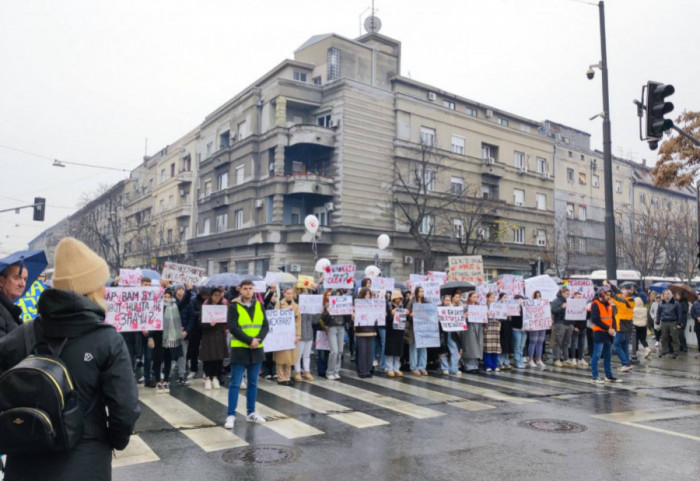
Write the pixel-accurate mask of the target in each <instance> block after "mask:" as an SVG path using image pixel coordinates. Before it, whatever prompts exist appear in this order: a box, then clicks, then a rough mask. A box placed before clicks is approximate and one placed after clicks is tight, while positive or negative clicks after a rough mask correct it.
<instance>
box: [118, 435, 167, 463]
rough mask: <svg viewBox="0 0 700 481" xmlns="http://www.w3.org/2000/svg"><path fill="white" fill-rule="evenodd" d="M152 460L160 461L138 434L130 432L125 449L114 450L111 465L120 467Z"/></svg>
mask: <svg viewBox="0 0 700 481" xmlns="http://www.w3.org/2000/svg"><path fill="white" fill-rule="evenodd" d="M152 461H160V458H159V457H158V455H157V454H156V453H154V452H153V450H152V449H151V448H149V447H148V444H146V443H145V442H144V440H143V439H141V437H140V436H139V435H138V434H132V435H131V439H130V440H129V445H128V446H127V447H126V449H124V450H123V451H115V453H114V459H113V460H112V467H113V468H122V467H124V466H132V465H134V464H143V463H149V462H152Z"/></svg>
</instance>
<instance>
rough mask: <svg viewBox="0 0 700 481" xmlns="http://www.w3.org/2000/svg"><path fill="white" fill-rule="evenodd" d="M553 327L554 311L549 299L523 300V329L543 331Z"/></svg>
mask: <svg viewBox="0 0 700 481" xmlns="http://www.w3.org/2000/svg"><path fill="white" fill-rule="evenodd" d="M551 327H552V312H551V310H550V307H549V301H548V300H547V299H537V300H534V299H525V300H523V331H542V330H545V329H550V328H551Z"/></svg>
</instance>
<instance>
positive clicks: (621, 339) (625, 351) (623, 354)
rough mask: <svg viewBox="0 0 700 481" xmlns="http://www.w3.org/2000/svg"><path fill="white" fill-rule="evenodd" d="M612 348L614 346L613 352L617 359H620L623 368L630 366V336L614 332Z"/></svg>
mask: <svg viewBox="0 0 700 481" xmlns="http://www.w3.org/2000/svg"><path fill="white" fill-rule="evenodd" d="M613 346H615V352H616V353H617V357H619V358H620V362H621V363H622V365H623V366H629V364H630V336H629V334H627V333H626V332H616V333H615V340H614V341H613Z"/></svg>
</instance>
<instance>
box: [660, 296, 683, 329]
mask: <svg viewBox="0 0 700 481" xmlns="http://www.w3.org/2000/svg"><path fill="white" fill-rule="evenodd" d="M660 322H675V323H676V324H680V323H681V322H682V321H681V305H680V304H679V303H678V302H676V300H675V299H673V298H671V299H670V300H669V301H668V302H667V301H661V302H659V307H658V309H657V310H656V323H657V324H659V323H660Z"/></svg>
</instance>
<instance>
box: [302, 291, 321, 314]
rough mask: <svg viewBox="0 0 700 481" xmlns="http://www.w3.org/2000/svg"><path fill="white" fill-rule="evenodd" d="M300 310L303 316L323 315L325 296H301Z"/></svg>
mask: <svg viewBox="0 0 700 481" xmlns="http://www.w3.org/2000/svg"><path fill="white" fill-rule="evenodd" d="M299 310H300V311H301V313H302V314H321V313H322V312H323V296H322V295H321V294H300V295H299Z"/></svg>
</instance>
